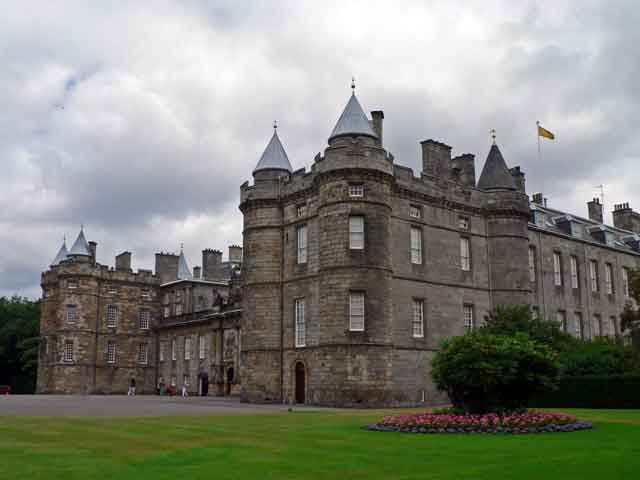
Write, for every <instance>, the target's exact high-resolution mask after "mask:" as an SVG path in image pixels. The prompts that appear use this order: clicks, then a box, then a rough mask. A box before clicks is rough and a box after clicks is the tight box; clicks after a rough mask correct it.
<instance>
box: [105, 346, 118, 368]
mask: <svg viewBox="0 0 640 480" xmlns="http://www.w3.org/2000/svg"><path fill="white" fill-rule="evenodd" d="M116 350H117V344H116V342H114V341H113V340H109V341H107V352H106V357H107V363H108V364H111V365H114V364H115V363H116Z"/></svg>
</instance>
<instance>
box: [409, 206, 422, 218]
mask: <svg viewBox="0 0 640 480" xmlns="http://www.w3.org/2000/svg"><path fill="white" fill-rule="evenodd" d="M409 216H410V217H411V218H420V217H422V209H421V208H420V207H419V206H417V205H409Z"/></svg>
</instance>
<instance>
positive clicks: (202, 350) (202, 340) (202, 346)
mask: <svg viewBox="0 0 640 480" xmlns="http://www.w3.org/2000/svg"><path fill="white" fill-rule="evenodd" d="M206 338H207V337H205V336H204V335H200V337H198V355H199V357H200V360H204V358H205V357H206V355H207V350H206V348H207V342H206Z"/></svg>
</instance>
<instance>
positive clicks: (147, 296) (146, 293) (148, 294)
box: [140, 288, 151, 300]
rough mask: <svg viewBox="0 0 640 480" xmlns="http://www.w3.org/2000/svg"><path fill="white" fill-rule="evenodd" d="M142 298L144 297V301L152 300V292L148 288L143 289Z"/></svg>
mask: <svg viewBox="0 0 640 480" xmlns="http://www.w3.org/2000/svg"><path fill="white" fill-rule="evenodd" d="M140 296H141V297H142V299H143V300H151V290H149V289H147V288H143V289H142V291H141V292H140Z"/></svg>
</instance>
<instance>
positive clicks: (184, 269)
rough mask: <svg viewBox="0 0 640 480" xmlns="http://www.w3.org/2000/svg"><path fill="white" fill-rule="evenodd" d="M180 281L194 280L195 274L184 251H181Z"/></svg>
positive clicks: (179, 262)
mask: <svg viewBox="0 0 640 480" xmlns="http://www.w3.org/2000/svg"><path fill="white" fill-rule="evenodd" d="M178 280H193V274H192V273H191V269H190V268H189V264H188V263H187V259H186V258H185V256H184V252H183V251H182V249H181V250H180V258H178Z"/></svg>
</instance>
